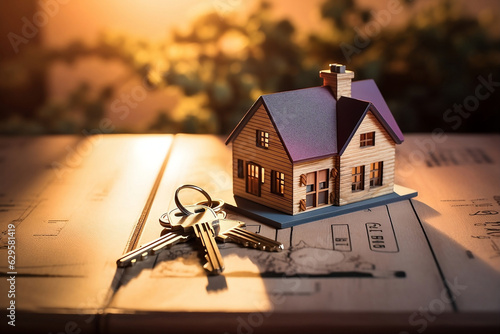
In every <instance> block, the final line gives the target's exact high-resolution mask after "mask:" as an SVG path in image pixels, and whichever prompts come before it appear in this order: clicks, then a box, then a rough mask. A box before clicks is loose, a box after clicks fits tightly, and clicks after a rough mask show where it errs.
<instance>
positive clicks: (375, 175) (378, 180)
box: [370, 161, 384, 187]
mask: <svg viewBox="0 0 500 334" xmlns="http://www.w3.org/2000/svg"><path fill="white" fill-rule="evenodd" d="M383 166H384V162H383V161H379V162H374V163H372V164H370V187H378V186H381V185H382V170H383Z"/></svg>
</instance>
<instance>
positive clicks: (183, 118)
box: [0, 0, 500, 134]
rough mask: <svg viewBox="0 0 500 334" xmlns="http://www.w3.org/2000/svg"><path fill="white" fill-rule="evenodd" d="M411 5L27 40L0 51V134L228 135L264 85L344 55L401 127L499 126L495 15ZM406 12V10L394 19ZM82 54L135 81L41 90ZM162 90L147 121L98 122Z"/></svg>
mask: <svg viewBox="0 0 500 334" xmlns="http://www.w3.org/2000/svg"><path fill="white" fill-rule="evenodd" d="M417 2H418V1H391V0H389V1H388V5H387V6H386V7H383V9H380V10H369V9H367V8H365V7H360V6H359V5H358V4H357V2H356V1H354V0H325V1H324V2H323V4H322V6H321V8H319V9H317V10H320V11H321V22H318V24H322V25H324V27H326V28H325V29H321V30H320V32H318V31H314V32H308V33H307V34H306V35H305V36H304V34H301V33H300V31H297V28H296V27H295V26H294V24H293V22H292V21H291V20H288V19H276V18H274V16H273V15H272V11H273V7H272V5H271V4H270V3H267V2H262V3H260V5H259V6H257V7H256V8H255V9H254V10H252V11H250V12H249V13H247V15H246V16H247V17H246V19H245V20H241V19H238V18H236V17H234V16H231V15H221V11H220V10H219V11H217V10H214V11H213V12H208V13H203V14H202V15H200V16H199V17H198V18H197V19H196V20H194V21H193V22H192V24H191V25H190V27H189V29H187V30H184V31H179V30H173V31H172V33H171V35H170V36H169V37H168V38H165V40H164V41H162V42H160V43H158V42H155V43H153V42H152V41H149V40H146V39H141V38H135V37H132V36H129V35H126V34H117V33H110V32H103V34H102V35H101V37H100V38H99V41H98V43H96V44H95V45H92V46H89V45H88V44H85V43H83V42H81V41H74V42H73V43H71V44H70V45H67V46H65V47H62V48H47V47H45V46H43V45H42V44H41V43H36V42H33V43H29V44H28V45H26V47H23V48H20V52H19V53H18V54H16V55H15V57H13V56H8V55H7V56H6V55H3V56H2V59H1V60H0V108H1V113H0V133H3V134H54V133H88V132H91V133H92V132H93V131H94V132H95V130H96V129H101V130H102V132H137V133H151V132H152V133H176V132H188V133H216V134H227V133H229V132H230V131H231V130H232V129H233V127H234V126H235V125H236V124H237V122H238V121H239V120H240V119H241V117H242V116H243V115H244V113H245V112H246V111H247V110H248V109H249V108H250V106H251V105H252V103H253V102H254V101H255V100H256V99H257V98H258V97H259V96H260V95H261V94H266V93H273V92H278V91H284V90H291V89H298V88H306V87H312V86H318V85H321V84H322V81H321V80H320V79H319V76H318V71H319V70H320V69H326V68H327V66H328V64H329V63H331V62H339V63H344V64H346V65H347V68H348V69H351V70H353V71H354V72H355V74H356V77H355V80H361V79H367V78H373V79H374V80H375V81H376V82H377V84H378V86H379V88H380V90H381V91H382V94H383V95H384V97H385V98H386V100H387V102H388V104H389V106H390V107H391V110H392V112H393V114H394V115H395V117H396V119H397V121H398V123H399V124H400V127H401V128H402V130H403V131H405V132H428V131H433V130H434V129H436V128H441V129H443V130H444V131H457V132H499V130H500V125H499V124H500V116H499V114H500V110H499V109H500V93H499V91H498V90H499V88H500V66H499V65H500V33H499V31H496V30H498V29H497V28H496V27H498V22H497V20H498V15H497V13H496V12H494V11H489V12H487V13H486V14H484V13H483V14H482V15H478V16H474V15H466V14H467V13H465V12H464V9H463V8H462V7H461V6H459V5H458V4H457V2H453V1H446V0H441V1H435V2H434V3H433V5H432V6H430V7H429V6H427V7H425V8H423V9H417V8H414V7H415V6H416V3H417ZM223 9H224V8H222V10H223ZM401 12H408V13H411V14H410V15H408V19H407V20H404V22H402V23H399V24H392V20H393V19H394V18H395V17H396V16H397V15H399V14H400V13H401ZM14 17H15V15H14ZM6 47H10V45H8V44H7V45H2V48H3V49H4V48H6ZM88 57H94V58H95V57H97V58H99V59H103V60H110V61H113V62H119V63H120V64H121V66H124V67H125V68H126V69H127V71H128V73H129V76H130V77H134V78H135V79H136V80H138V82H140V85H139V86H137V87H136V89H135V91H132V92H131V94H129V95H123V94H122V95H119V94H118V90H117V87H118V86H119V85H120V81H121V80H119V82H115V83H114V84H108V85H105V86H104V87H99V88H98V92H97V93H92V89H91V88H92V87H90V83H88V82H85V81H82V82H81V84H80V85H79V86H78V88H77V89H75V90H74V91H72V92H71V93H70V94H67V96H66V97H65V98H64V99H57V100H55V99H53V98H51V97H50V96H49V95H48V94H46V92H45V88H44V77H45V76H46V75H47V69H49V68H50V67H51V66H54V65H55V64H60V63H64V64H69V65H70V66H71V65H72V64H75V63H77V62H78V61H79V60H80V59H85V58H88ZM481 78H482V79H483V80H485V81H486V82H488V81H493V83H492V84H491V85H490V86H489V89H490V90H488V87H484V88H482V90H481V93H482V94H483V95H484V94H486V93H489V94H488V97H487V98H482V97H479V96H477V94H478V93H477V89H476V88H477V87H478V85H481V84H483V85H484V83H483V81H481ZM497 82H498V83H497ZM167 90H168V92H169V94H172V92H174V93H175V94H174V95H175V96H176V97H175V98H174V100H175V101H174V102H172V103H169V104H168V105H165V106H163V107H161V108H158V110H156V111H155V115H154V117H153V118H152V120H151V121H150V122H148V123H147V124H146V125H143V126H142V127H139V126H138V127H133V126H130V125H128V126H121V125H116V126H115V125H113V126H109V124H107V126H106V127H105V129H104V126H103V125H102V121H103V119H106V118H107V117H110V114H114V116H119V115H121V116H123V117H126V116H127V115H128V112H129V111H130V110H129V109H130V108H135V107H136V106H138V107H137V108H140V103H141V102H142V101H143V99H146V98H147V96H148V94H151V93H152V92H156V93H158V92H160V93H161V92H164V91H167ZM483 95H481V96H483ZM476 102H477V103H476ZM460 105H464V107H465V109H464V108H462V109H461V110H462V111H461V112H460V113H459V112H458V111H459V110H460V109H457V108H460ZM110 122H111V123H112V119H111V121H110ZM110 122H108V123H110Z"/></svg>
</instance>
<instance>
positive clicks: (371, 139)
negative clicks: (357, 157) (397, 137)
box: [359, 132, 375, 147]
mask: <svg viewBox="0 0 500 334" xmlns="http://www.w3.org/2000/svg"><path fill="white" fill-rule="evenodd" d="M365 146H375V132H368V133H362V134H361V135H360V138H359V147H365Z"/></svg>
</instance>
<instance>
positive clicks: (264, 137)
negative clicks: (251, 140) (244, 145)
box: [257, 130, 269, 148]
mask: <svg viewBox="0 0 500 334" xmlns="http://www.w3.org/2000/svg"><path fill="white" fill-rule="evenodd" d="M257 146H258V147H262V148H269V132H265V131H262V130H257Z"/></svg>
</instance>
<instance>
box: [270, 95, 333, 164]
mask: <svg viewBox="0 0 500 334" xmlns="http://www.w3.org/2000/svg"><path fill="white" fill-rule="evenodd" d="M262 100H263V102H264V105H265V107H266V110H268V111H269V116H270V118H271V121H272V122H273V124H274V126H275V127H276V130H277V132H278V134H279V135H280V137H281V139H282V140H283V143H284V144H285V148H286V150H287V151H288V155H289V157H290V159H291V160H292V161H293V162H297V161H303V160H309V159H315V158H320V157H325V156H330V155H333V154H335V153H337V136H336V129H337V121H336V117H335V109H336V103H335V99H334V98H333V95H332V92H331V90H330V88H327V87H314V88H306V89H299V90H293V91H288V92H283V93H278V94H270V95H264V96H262Z"/></svg>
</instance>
